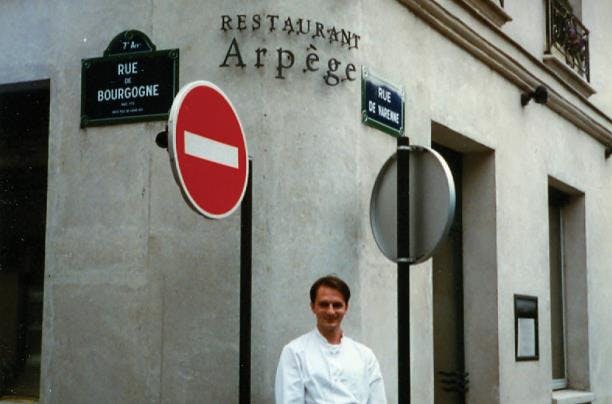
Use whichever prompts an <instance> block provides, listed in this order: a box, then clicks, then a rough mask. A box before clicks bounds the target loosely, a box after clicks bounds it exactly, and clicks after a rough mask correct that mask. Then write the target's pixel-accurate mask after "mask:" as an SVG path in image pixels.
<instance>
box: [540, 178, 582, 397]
mask: <svg viewBox="0 0 612 404" xmlns="http://www.w3.org/2000/svg"><path fill="white" fill-rule="evenodd" d="M584 201H585V198H584V194H582V193H581V192H579V191H577V190H576V189H574V188H572V187H569V186H567V185H565V184H563V183H561V182H560V181H557V180H555V179H553V178H550V180H549V188H548V219H549V221H548V227H549V229H548V230H549V263H550V348H551V350H550V352H551V379H552V389H553V390H558V389H572V390H581V391H583V392H584V391H586V390H588V389H589V388H590V385H589V339H588V328H589V327H588V321H589V311H588V289H587V266H586V228H585V209H584V207H585V202H584Z"/></svg>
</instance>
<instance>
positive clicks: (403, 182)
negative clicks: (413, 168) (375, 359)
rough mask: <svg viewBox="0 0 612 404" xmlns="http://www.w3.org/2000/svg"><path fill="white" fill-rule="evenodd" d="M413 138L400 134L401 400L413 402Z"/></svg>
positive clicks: (399, 364)
mask: <svg viewBox="0 0 612 404" xmlns="http://www.w3.org/2000/svg"><path fill="white" fill-rule="evenodd" d="M409 145H410V141H409V139H408V137H398V138H397V256H398V259H397V344H398V347H397V348H398V349H397V353H398V366H397V367H398V403H399V404H410V261H409V257H410V231H409V229H410V199H409V195H410V193H409V187H410V165H409V163H410V151H409Z"/></svg>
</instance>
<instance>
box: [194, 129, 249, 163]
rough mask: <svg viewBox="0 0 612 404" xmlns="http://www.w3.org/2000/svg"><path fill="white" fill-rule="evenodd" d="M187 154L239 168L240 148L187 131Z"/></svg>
mask: <svg viewBox="0 0 612 404" xmlns="http://www.w3.org/2000/svg"><path fill="white" fill-rule="evenodd" d="M185 154H188V155H190V156H193V157H197V158H199V159H202V160H208V161H212V162H213V163H217V164H222V165H224V166H228V167H232V168H238V148H237V147H236V146H232V145H229V144H225V143H221V142H219V141H216V140H213V139H209V138H207V137H204V136H202V135H198V134H197V133H192V132H189V131H185Z"/></svg>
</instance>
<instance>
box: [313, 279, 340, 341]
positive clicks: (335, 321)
mask: <svg viewBox="0 0 612 404" xmlns="http://www.w3.org/2000/svg"><path fill="white" fill-rule="evenodd" d="M310 308H311V310H312V312H313V313H314V315H315V316H316V317H317V327H318V328H319V330H320V331H322V332H334V331H337V330H340V324H341V323H342V319H343V318H344V314H345V313H346V311H347V310H348V305H347V304H346V303H345V301H344V297H343V296H342V293H340V292H339V291H337V290H336V289H332V288H330V287H327V286H320V287H319V289H318V290H317V296H316V299H315V302H314V303H311V304H310Z"/></svg>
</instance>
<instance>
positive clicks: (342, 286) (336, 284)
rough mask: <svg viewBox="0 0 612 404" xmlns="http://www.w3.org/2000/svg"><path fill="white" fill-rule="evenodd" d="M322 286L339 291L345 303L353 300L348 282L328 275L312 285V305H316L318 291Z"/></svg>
mask: <svg viewBox="0 0 612 404" xmlns="http://www.w3.org/2000/svg"><path fill="white" fill-rule="evenodd" d="M321 286H327V287H328V288H331V289H335V290H337V291H338V292H340V294H341V295H342V297H344V303H346V304H348V302H349V299H350V298H351V290H350V289H349V287H348V285H347V284H346V282H344V281H343V280H342V279H340V278H338V277H337V276H334V275H327V276H324V277H322V278H319V279H317V280H316V281H315V283H313V284H312V286H311V287H310V303H312V304H314V302H315V300H316V299H317V291H318V290H319V288H320V287H321Z"/></svg>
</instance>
